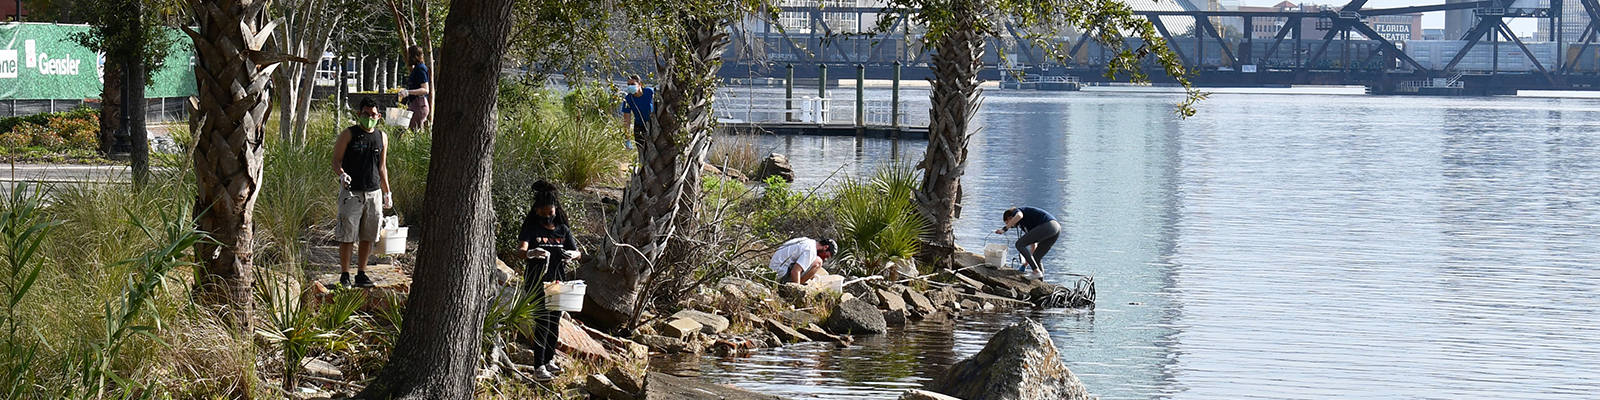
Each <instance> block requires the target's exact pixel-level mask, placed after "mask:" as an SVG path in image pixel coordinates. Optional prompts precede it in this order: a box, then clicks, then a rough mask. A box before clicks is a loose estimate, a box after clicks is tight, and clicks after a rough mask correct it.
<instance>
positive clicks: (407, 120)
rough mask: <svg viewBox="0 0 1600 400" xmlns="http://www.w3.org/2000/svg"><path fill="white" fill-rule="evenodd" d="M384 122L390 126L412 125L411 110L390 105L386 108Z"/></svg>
mask: <svg viewBox="0 0 1600 400" xmlns="http://www.w3.org/2000/svg"><path fill="white" fill-rule="evenodd" d="M383 123H384V124H388V125H390V126H411V110H407V109H404V108H399V107H390V108H389V109H387V110H384V113H383Z"/></svg>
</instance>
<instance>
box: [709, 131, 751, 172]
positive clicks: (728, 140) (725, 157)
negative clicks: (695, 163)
mask: <svg viewBox="0 0 1600 400" xmlns="http://www.w3.org/2000/svg"><path fill="white" fill-rule="evenodd" d="M762 159H763V156H762V155H761V151H760V150H759V149H757V148H756V138H755V136H751V135H723V136H717V137H715V138H713V141H712V143H711V152H710V154H707V155H706V162H707V163H710V164H712V165H715V166H716V167H717V168H721V169H724V170H735V171H739V173H742V174H744V175H745V176H755V175H756V173H757V172H760V169H761V160H762Z"/></svg>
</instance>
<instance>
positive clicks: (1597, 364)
mask: <svg viewBox="0 0 1600 400" xmlns="http://www.w3.org/2000/svg"><path fill="white" fill-rule="evenodd" d="M908 98H913V97H908ZM1175 100H1176V98H1175V97H1157V96H1151V97H1140V96H1129V95H1123V96H1106V95H1098V94H1092V93H1074V94H1041V93H1025V94H1022V95H1018V94H1015V92H1011V93H1007V92H991V93H989V95H988V97H987V98H986V100H985V105H984V110H983V112H982V113H981V114H980V118H979V119H978V120H977V121H975V123H976V124H977V125H978V126H981V127H982V129H981V130H980V131H979V133H978V134H977V135H976V136H974V137H973V142H972V147H971V149H970V152H969V158H970V159H969V166H968V170H967V178H966V179H965V181H964V183H965V185H966V188H965V196H966V197H965V198H964V199H963V205H964V211H963V215H962V218H961V219H960V220H958V221H957V222H956V229H957V235H958V237H959V238H960V241H961V242H960V243H961V244H962V245H963V246H965V247H967V248H979V247H982V246H983V245H984V244H985V243H1008V242H1009V241H1010V240H1013V239H1014V237H1013V238H1004V237H1000V236H998V235H991V234H989V233H988V232H989V231H992V230H993V229H994V227H995V226H996V221H997V218H998V217H997V214H998V213H999V211H1000V210H1002V209H1004V208H1006V207H1010V206H1015V205H1021V204H1026V205H1032V206H1038V207H1043V208H1046V209H1049V210H1051V211H1058V212H1059V213H1058V214H1057V216H1058V217H1063V218H1064V223H1063V228H1064V233H1063V237H1062V240H1061V242H1060V243H1058V245H1057V250H1056V251H1053V252H1052V254H1051V255H1050V257H1048V259H1047V263H1046V267H1047V270H1048V271H1049V272H1050V273H1051V275H1052V277H1051V279H1052V280H1053V281H1055V282H1057V283H1070V281H1071V280H1072V279H1075V277H1073V276H1070V275H1066V274H1069V273H1075V274H1087V275H1094V276H1095V277H1096V280H1097V283H1098V287H1099V294H1100V305H1099V306H1098V307H1097V308H1096V309H1094V310H1093V311H1092V312H1064V311H1053V312H1043V313H1019V314H1016V315H984V316H977V317H974V318H969V319H963V320H959V321H952V322H939V323H929V322H924V323H919V324H914V325H911V326H908V327H906V328H903V329H896V330H895V331H893V332H891V333H890V334H887V335H882V336H879V337H873V338H865V340H862V341H860V342H858V343H857V345H856V346H853V347H849V348H835V347H832V346H830V345H822V344H807V345H797V346H791V347H786V348H783V349H774V350H764V351H761V352H757V353H755V354H752V355H750V356H748V357H737V358H716V357H706V358H692V359H686V360H681V361H677V362H668V361H663V362H660V363H658V364H657V365H656V367H658V368H664V369H687V370H693V371H699V372H701V373H703V374H704V375H705V376H707V377H708V378H709V379H712V380H716V381H720V382H737V383H738V385H739V386H741V387H745V388H750V389H753V390H757V391H761V392H766V393H773V394H779V395H784V396H790V397H796V398H840V397H845V396H849V397H859V398H882V399H892V398H895V397H897V396H898V394H899V392H900V391H901V390H902V389H903V388H905V387H909V386H918V385H920V384H922V383H923V382H925V381H926V380H928V379H935V378H936V377H937V375H938V373H940V372H941V371H942V370H943V368H944V367H946V366H948V365H949V364H951V363H953V362H955V361H956V360H959V359H960V358H962V357H964V356H968V355H971V354H973V353H976V352H977V351H978V350H979V349H981V347H982V346H983V344H984V342H985V341H986V340H987V339H988V337H989V335H991V334H992V333H993V332H994V331H997V330H999V329H1000V328H1002V327H1004V326H1005V325H1007V324H1009V323H1011V322H1014V321H1016V320H1017V319H1018V318H1035V319H1038V320H1041V321H1042V322H1044V323H1045V325H1046V326H1047V327H1048V329H1049V330H1050V331H1051V332H1052V336H1053V338H1054V339H1055V342H1056V345H1057V346H1058V347H1059V348H1060V349H1061V352H1062V358H1063V361H1065V362H1066V363H1067V364H1068V366H1069V367H1070V368H1072V370H1073V371H1074V372H1075V373H1076V374H1077V375H1078V376H1079V377H1080V378H1081V379H1082V380H1083V381H1084V382H1085V385H1086V386H1088V388H1089V390H1090V391H1091V392H1092V393H1094V394H1095V395H1097V396H1100V397H1101V398H1104V399H1124V398H1125V399H1146V398H1181V399H1213V398H1215V399H1237V398H1349V397H1356V398H1373V397H1381V398H1483V397H1488V398H1587V397H1591V396H1592V394H1591V393H1592V391H1593V390H1594V389H1595V388H1597V387H1600V378H1597V377H1600V361H1597V360H1600V341H1597V340H1596V339H1595V338H1596V337H1600V327H1597V326H1596V324H1595V323H1594V322H1595V321H1600V289H1597V288H1600V272H1597V271H1596V270H1595V269H1594V268H1593V265H1596V264H1600V242H1596V241H1595V240H1594V239H1593V238H1594V237H1597V236H1600V139H1597V137H1596V135H1595V134H1594V132H1596V131H1600V122H1595V121H1600V112H1596V110H1597V109H1600V101H1596V100H1571V99H1519V98H1486V99H1466V98H1410V97H1373V96H1278V95H1218V96H1216V97H1214V98H1213V99H1212V100H1209V101H1206V102H1204V103H1202V104H1201V107H1202V109H1201V110H1200V114H1199V115H1198V116H1197V117H1195V118H1192V119H1190V120H1185V121H1179V120H1177V119H1175V118H1174V117H1173V116H1172V114H1171V104H1172V101H1175ZM924 101H925V99H924ZM923 108H925V107H923ZM912 109H917V108H912ZM760 146H762V147H763V151H771V152H778V153H784V154H786V155H788V156H789V157H790V160H791V162H792V163H793V165H794V167H795V168H796V173H797V176H798V180H799V182H797V186H799V187H813V186H818V185H826V184H828V183H829V182H834V181H836V180H837V179H838V178H839V177H838V176H836V173H837V174H851V175H864V174H868V173H871V172H872V171H873V170H874V169H875V168H876V167H877V166H878V165H881V164H884V163H888V162H893V161H894V160H897V159H898V160H905V161H912V162H914V161H915V160H920V159H921V153H922V151H923V150H924V147H925V146H926V142H919V141H906V142H903V143H901V142H895V141H888V140H875V139H865V140H857V139H855V138H820V137H781V138H780V137H765V138H762V139H761V140H760Z"/></svg>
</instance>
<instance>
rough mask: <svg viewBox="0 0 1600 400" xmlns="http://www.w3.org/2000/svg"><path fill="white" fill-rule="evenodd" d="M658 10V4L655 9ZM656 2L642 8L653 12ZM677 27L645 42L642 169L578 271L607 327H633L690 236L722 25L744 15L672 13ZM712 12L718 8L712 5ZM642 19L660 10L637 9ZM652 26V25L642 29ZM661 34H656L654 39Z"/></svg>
mask: <svg viewBox="0 0 1600 400" xmlns="http://www.w3.org/2000/svg"><path fill="white" fill-rule="evenodd" d="M658 5H659V4H658ZM658 5H647V6H646V7H655V6H658ZM673 5H679V4H676V3H674V4H668V5H659V6H660V7H661V8H662V9H666V10H667V11H669V13H667V14H666V15H676V16H677V17H678V18H673V19H669V20H671V21H673V22H674V23H675V24H674V26H673V27H670V28H668V29H664V30H660V31H654V32H664V33H656V34H649V33H648V32H647V34H646V35H643V36H646V37H647V40H650V41H651V42H653V43H662V45H661V48H658V49H657V52H656V54H657V57H658V58H657V60H656V73H657V75H658V76H660V77H662V79H661V82H660V85H659V87H658V88H657V89H658V90H657V91H656V96H659V102H660V105H659V106H658V108H657V109H656V113H655V115H653V116H652V117H651V118H650V121H649V122H648V123H646V124H645V125H646V133H645V134H644V135H642V136H641V137H639V138H638V139H639V140H638V142H639V143H638V146H635V147H636V148H638V150H639V165H638V167H637V168H636V169H635V170H634V173H633V176H632V177H631V178H630V179H629V181H628V187H627V189H626V191H625V192H624V194H623V199H622V207H621V209H620V210H618V217H617V219H616V220H614V222H613V223H612V225H611V226H610V227H609V228H608V233H609V235H610V240H611V241H612V243H608V245H607V246H606V247H605V248H607V249H610V251H608V252H601V254H600V255H599V256H600V257H601V260H600V262H598V263H595V264H593V265H586V266H585V267H584V268H581V269H579V270H578V277H579V279H583V280H584V281H585V282H591V283H590V286H589V291H590V294H589V295H587V296H585V299H586V302H587V303H586V304H585V305H584V316H585V317H586V318H589V319H591V321H592V322H594V323H597V324H599V325H601V326H602V327H605V328H615V327H619V326H622V325H624V324H628V325H629V326H627V328H629V329H631V328H633V326H631V325H632V323H633V322H636V321H634V319H635V318H636V317H637V316H638V315H639V311H640V310H642V309H643V306H644V305H645V303H646V302H647V300H648V299H645V298H643V297H647V294H648V293H649V292H650V288H651V287H652V286H654V285H653V284H652V279H651V278H652V277H653V272H654V269H655V268H654V267H655V266H657V265H660V261H661V260H662V257H663V255H664V254H666V253H667V248H668V246H670V245H671V243H670V242H672V241H674V240H676V239H675V238H674V237H673V235H674V233H678V234H682V232H687V231H689V229H690V228H689V227H688V226H687V225H688V224H691V223H693V222H692V220H693V215H694V212H695V209H696V208H697V207H698V205H699V201H700V196H699V189H700V168H701V164H703V162H704V159H705V153H706V150H707V149H709V148H710V145H711V142H710V138H709V135H710V132H711V122H712V120H711V103H712V101H713V100H714V99H715V95H716V88H717V86H716V85H717V76H716V74H717V71H718V68H719V67H720V66H721V64H722V61H721V58H722V52H723V51H724V50H725V49H726V48H727V45H728V33H727V29H726V28H727V26H728V24H730V23H732V22H733V21H734V20H735V19H734V16H736V15H741V14H739V13H737V12H732V13H730V12H728V11H727V10H730V9H731V10H737V9H738V8H720V10H719V11H710V12H707V11H704V9H702V10H701V11H700V12H694V11H692V10H693V8H692V7H683V8H679V9H677V10H672V9H671V8H669V7H671V6H673ZM679 6H681V5H679ZM710 9H713V10H718V8H717V7H710ZM636 11H642V12H644V13H645V14H646V15H649V13H652V12H659V11H661V9H652V10H636ZM645 29H651V28H645ZM655 35H659V36H655Z"/></svg>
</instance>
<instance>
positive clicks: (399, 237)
mask: <svg viewBox="0 0 1600 400" xmlns="http://www.w3.org/2000/svg"><path fill="white" fill-rule="evenodd" d="M408 229H410V228H406V227H403V226H400V217H398V216H388V217H383V225H382V229H380V230H379V232H378V243H377V247H378V249H379V250H380V251H382V252H383V254H404V253H405V252H406V231H407V230H408Z"/></svg>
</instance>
